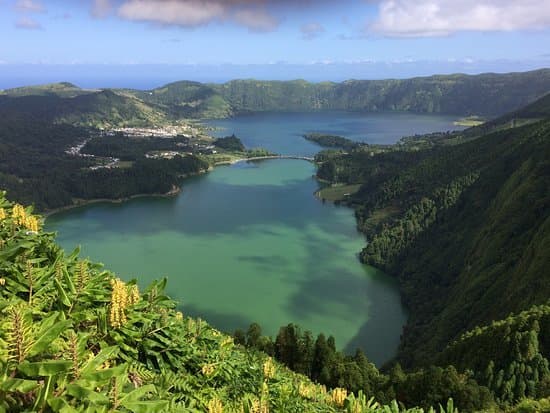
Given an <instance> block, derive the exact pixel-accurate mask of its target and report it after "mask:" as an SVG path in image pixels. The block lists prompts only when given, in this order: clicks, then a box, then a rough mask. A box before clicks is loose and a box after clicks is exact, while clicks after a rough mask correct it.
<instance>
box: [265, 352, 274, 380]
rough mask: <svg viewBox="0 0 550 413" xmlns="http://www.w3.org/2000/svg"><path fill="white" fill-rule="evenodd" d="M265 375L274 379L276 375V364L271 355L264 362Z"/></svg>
mask: <svg viewBox="0 0 550 413" xmlns="http://www.w3.org/2000/svg"><path fill="white" fill-rule="evenodd" d="M264 377H265V378H266V379H272V378H273V377H275V364H274V363H273V359H272V358H271V357H269V358H268V359H267V360H266V361H265V363H264Z"/></svg>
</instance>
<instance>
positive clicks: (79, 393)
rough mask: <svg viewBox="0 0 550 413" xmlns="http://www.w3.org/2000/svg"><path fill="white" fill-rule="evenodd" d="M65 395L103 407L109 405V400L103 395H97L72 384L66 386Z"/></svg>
mask: <svg viewBox="0 0 550 413" xmlns="http://www.w3.org/2000/svg"><path fill="white" fill-rule="evenodd" d="M67 394H68V395H70V396H73V397H74V398H75V399H77V400H79V401H90V402H92V403H95V404H103V405H107V404H109V398H108V397H107V396H105V395H104V394H101V393H97V392H95V391H93V390H90V389H87V388H85V387H82V386H80V385H78V384H74V383H71V384H68V385H67Z"/></svg>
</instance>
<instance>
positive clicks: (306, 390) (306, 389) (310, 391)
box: [298, 382, 315, 399]
mask: <svg viewBox="0 0 550 413" xmlns="http://www.w3.org/2000/svg"><path fill="white" fill-rule="evenodd" d="M298 393H300V396H302V397H303V398H304V399H313V396H314V395H315V385H313V384H306V383H304V382H301V383H300V386H298Z"/></svg>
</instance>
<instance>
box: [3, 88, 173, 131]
mask: <svg viewBox="0 0 550 413" xmlns="http://www.w3.org/2000/svg"><path fill="white" fill-rule="evenodd" d="M0 113H1V114H2V116H5V117H8V116H13V117H21V116H31V117H32V118H34V119H41V120H45V121H54V122H56V123H69V124H73V125H79V126H91V127H102V128H110V127H121V126H148V125H155V124H157V125H158V124H163V123H165V122H166V116H165V114H164V113H162V112H161V111H159V110H157V109H155V108H153V107H151V106H149V105H147V104H145V103H144V102H142V101H141V100H139V99H137V98H135V97H133V96H123V95H121V94H118V93H115V92H113V91H110V90H103V91H100V92H93V93H85V94H80V95H77V96H72V97H60V96H58V95H56V94H43V95H22V96H18V97H12V96H10V95H5V96H0Z"/></svg>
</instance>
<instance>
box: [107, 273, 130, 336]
mask: <svg viewBox="0 0 550 413" xmlns="http://www.w3.org/2000/svg"><path fill="white" fill-rule="evenodd" d="M111 287H112V288H113V291H112V293H111V305H110V311H109V323H110V324H111V326H112V327H114V328H119V327H122V326H123V325H124V324H125V323H126V321H127V319H126V313H125V310H126V307H127V306H128V290H127V288H126V284H124V282H123V281H122V280H120V279H119V278H117V279H111Z"/></svg>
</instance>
